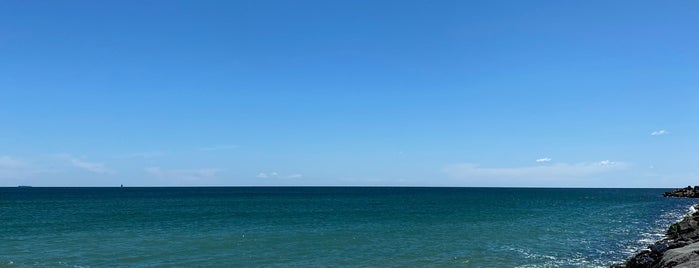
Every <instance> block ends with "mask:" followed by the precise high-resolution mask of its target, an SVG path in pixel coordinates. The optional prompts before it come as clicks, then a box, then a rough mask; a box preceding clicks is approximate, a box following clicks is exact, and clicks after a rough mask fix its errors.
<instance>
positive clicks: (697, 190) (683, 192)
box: [663, 186, 699, 198]
mask: <svg viewBox="0 0 699 268" xmlns="http://www.w3.org/2000/svg"><path fill="white" fill-rule="evenodd" d="M663 196H664V197H689V198H699V186H694V187H692V186H687V187H684V188H677V189H675V190H674V191H672V192H665V193H664V194H663Z"/></svg>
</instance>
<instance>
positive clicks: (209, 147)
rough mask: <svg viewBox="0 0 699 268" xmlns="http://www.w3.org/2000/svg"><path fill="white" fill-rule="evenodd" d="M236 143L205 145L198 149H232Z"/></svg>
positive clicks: (236, 146)
mask: <svg viewBox="0 0 699 268" xmlns="http://www.w3.org/2000/svg"><path fill="white" fill-rule="evenodd" d="M238 147H240V146H238V145H235V144H220V145H214V146H207V147H200V148H199V150H200V151H221V150H233V149H237V148H238Z"/></svg>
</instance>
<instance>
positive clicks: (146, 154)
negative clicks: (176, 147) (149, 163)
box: [126, 151, 165, 158]
mask: <svg viewBox="0 0 699 268" xmlns="http://www.w3.org/2000/svg"><path fill="white" fill-rule="evenodd" d="M163 155H165V153H163V152H160V151H145V152H134V153H130V154H128V155H126V157H130V158H151V157H158V156H163Z"/></svg>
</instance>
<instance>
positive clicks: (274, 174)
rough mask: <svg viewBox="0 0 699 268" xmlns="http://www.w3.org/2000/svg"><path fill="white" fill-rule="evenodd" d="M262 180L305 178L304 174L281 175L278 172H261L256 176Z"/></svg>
mask: <svg viewBox="0 0 699 268" xmlns="http://www.w3.org/2000/svg"><path fill="white" fill-rule="evenodd" d="M255 177H256V178H260V179H268V178H277V179H298V178H303V174H290V175H280V174H279V173H277V172H269V173H267V172H260V173H258V174H257V176H255Z"/></svg>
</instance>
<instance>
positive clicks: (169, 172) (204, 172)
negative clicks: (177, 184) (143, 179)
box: [145, 167, 223, 182]
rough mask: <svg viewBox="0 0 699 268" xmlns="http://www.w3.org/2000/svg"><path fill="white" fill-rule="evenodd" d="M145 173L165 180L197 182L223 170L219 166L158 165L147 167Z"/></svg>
mask: <svg viewBox="0 0 699 268" xmlns="http://www.w3.org/2000/svg"><path fill="white" fill-rule="evenodd" d="M145 171H146V173H148V174H150V175H153V176H156V177H159V178H161V179H166V180H175V181H188V182H199V181H202V180H207V179H211V178H214V177H216V176H218V175H219V174H220V173H221V172H222V171H223V170H222V169H219V168H200V169H163V168H160V167H149V168H146V169H145Z"/></svg>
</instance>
